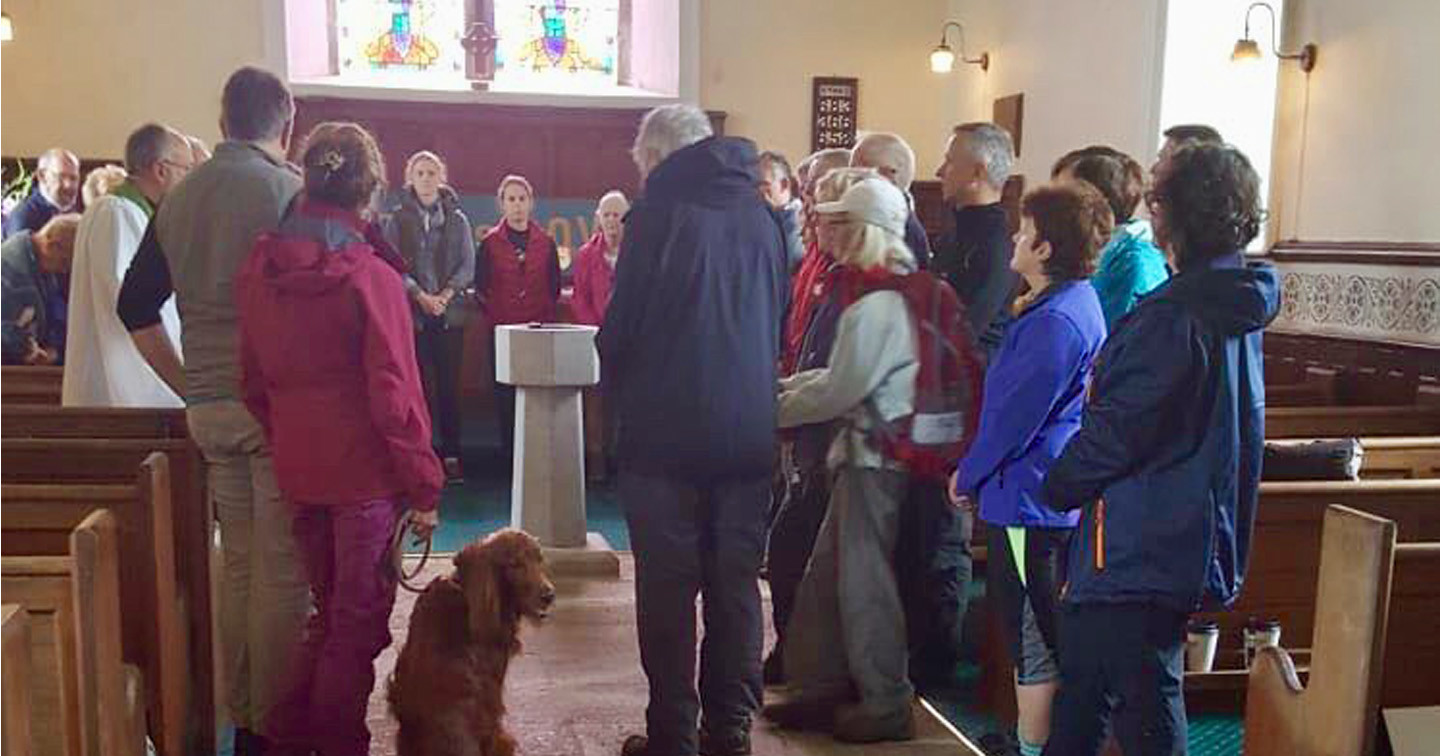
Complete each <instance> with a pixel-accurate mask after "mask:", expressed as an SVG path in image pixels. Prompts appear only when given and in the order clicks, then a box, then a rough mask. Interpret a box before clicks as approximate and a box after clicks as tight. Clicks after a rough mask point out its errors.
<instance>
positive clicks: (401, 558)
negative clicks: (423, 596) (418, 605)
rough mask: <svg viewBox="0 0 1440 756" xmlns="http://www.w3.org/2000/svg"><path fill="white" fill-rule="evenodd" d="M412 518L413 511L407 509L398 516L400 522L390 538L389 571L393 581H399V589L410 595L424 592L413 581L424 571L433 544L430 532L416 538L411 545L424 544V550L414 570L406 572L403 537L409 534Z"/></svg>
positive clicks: (421, 587) (433, 536)
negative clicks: (390, 570)
mask: <svg viewBox="0 0 1440 756" xmlns="http://www.w3.org/2000/svg"><path fill="white" fill-rule="evenodd" d="M414 516H415V513H414V511H413V510H409V509H407V510H405V513H404V514H402V515H400V520H399V521H398V522H396V523H395V533H394V534H393V535H392V536H391V537H390V569H392V570H394V572H395V579H396V580H397V581H399V583H400V587H401V588H404V589H405V590H407V591H410V592H411V593H420V592H421V591H424V590H425V586H423V585H417V584H416V583H415V582H414V580H415V578H417V577H419V576H420V573H421V572H423V571H424V570H425V564H426V563H427V562H429V561H430V547H431V545H432V544H433V543H434V540H435V533H434V532H433V531H432V532H431V533H430V535H427V536H425V537H424V538H423V539H421V538H419V537H416V538H415V540H414V541H413V542H412V543H411V545H412V546H420V545H421V544H424V546H425V550H424V551H423V552H421V554H420V563H419V564H417V565H415V569H414V570H411V571H410V572H406V571H405V535H406V534H407V533H409V532H410V523H411V522H412V520H413V519H414Z"/></svg>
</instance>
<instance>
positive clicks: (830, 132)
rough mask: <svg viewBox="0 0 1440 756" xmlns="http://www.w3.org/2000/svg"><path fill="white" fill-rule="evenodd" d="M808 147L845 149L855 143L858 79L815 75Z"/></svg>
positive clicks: (858, 91) (858, 98)
mask: <svg viewBox="0 0 1440 756" xmlns="http://www.w3.org/2000/svg"><path fill="white" fill-rule="evenodd" d="M814 82H815V86H814V103H815V107H814V111H813V112H812V113H811V118H812V123H811V127H810V149H811V151H815V150H824V149H829V148H831V147H841V148H844V149H849V148H851V147H853V146H854V145H855V121H856V118H857V116H858V109H859V104H860V80H859V79H842V78H825V77H819V76H817V77H815V79H814Z"/></svg>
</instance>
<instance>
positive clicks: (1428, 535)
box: [1202, 480, 1440, 649]
mask: <svg viewBox="0 0 1440 756" xmlns="http://www.w3.org/2000/svg"><path fill="white" fill-rule="evenodd" d="M1332 504H1342V505H1344V506H1346V507H1351V508H1353V509H1358V510H1360V511H1363V512H1366V513H1369V514H1371V515H1374V516H1376V517H1381V518H1384V519H1386V520H1390V521H1392V522H1394V523H1395V525H1396V526H1397V527H1398V528H1399V536H1398V537H1399V539H1400V540H1401V541H1403V542H1416V541H1430V540H1440V480H1380V481H1325V482H1303V483H1262V484H1261V485H1260V505H1259V510H1258V512H1257V513H1256V518H1255V531H1254V535H1253V540H1252V549H1251V556H1250V565H1249V570H1248V572H1247V574H1246V577H1245V584H1244V586H1243V588H1242V590H1241V592H1240V598H1239V600H1237V601H1236V602H1235V606H1234V607H1233V608H1232V609H1231V610H1230V611H1228V612H1216V613H1206V614H1204V615H1202V616H1203V617H1205V618H1206V619H1213V620H1214V621H1216V622H1217V623H1219V625H1220V633H1221V634H1220V638H1221V648H1222V649H1224V648H1227V647H1228V648H1235V647H1238V646H1239V644H1240V638H1241V634H1242V630H1243V628H1244V626H1245V623H1246V622H1247V621H1248V620H1249V619H1250V618H1251V617H1259V618H1263V619H1275V620H1278V621H1279V622H1280V625H1281V643H1282V644H1283V645H1285V646H1286V647H1289V648H1296V649H1303V648H1309V647H1310V646H1311V639H1312V637H1313V635H1314V632H1315V618H1316V614H1315V607H1316V599H1317V596H1316V576H1317V575H1318V574H1319V573H1320V560H1321V549H1322V542H1323V533H1322V531H1323V525H1324V522H1325V515H1326V512H1327V509H1328V508H1329V506H1330V505H1332Z"/></svg>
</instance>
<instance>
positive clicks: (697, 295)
mask: <svg viewBox="0 0 1440 756" xmlns="http://www.w3.org/2000/svg"><path fill="white" fill-rule="evenodd" d="M634 154H635V161H636V163H637V164H638V165H639V167H640V172H641V174H642V175H644V177H645V187H644V192H643V194H642V196H641V197H640V198H639V199H638V200H637V201H636V202H635V205H634V206H633V207H632V208H631V210H630V213H629V215H628V216H627V217H626V221H625V239H624V242H623V244H622V251H621V254H620V262H619V264H618V266H617V269H616V271H615V292H614V295H613V297H612V298H611V300H610V309H609V310H608V311H607V312H606V315H605V324H604V326H603V327H602V328H601V330H600V335H599V340H598V346H599V350H600V360H601V369H602V376H603V380H604V381H605V384H606V386H608V388H607V389H606V391H607V392H608V393H607V396H612V395H613V396H616V397H617V399H618V402H619V406H618V418H619V426H620V431H619V443H618V449H617V451H618V455H619V458H620V477H619V483H620V499H621V502H622V504H623V505H624V508H625V517H626V522H627V524H628V526H629V529H630V538H631V543H632V545H633V547H634V551H635V590H636V614H637V621H638V622H637V624H638V628H639V634H640V660H641V664H642V665H643V666H644V667H645V673H646V675H647V676H648V677H649V680H650V705H649V708H648V709H647V710H646V723H647V729H648V740H647V738H646V736H640V735H637V736H632V737H631V738H630V739H628V740H627V741H626V743H625V746H624V749H623V752H624V754H625V756H643V755H645V754H664V756H693V754H695V753H696V752H697V750H698V751H699V752H702V753H705V754H706V756H739V755H740V754H748V753H749V752H750V721H751V718H752V715H753V713H754V712H755V710H756V709H757V708H758V707H759V703H760V694H761V676H760V652H761V644H762V642H763V632H762V622H763V620H762V617H761V613H760V612H761V608H760V606H761V605H760V592H759V585H758V582H757V581H758V578H759V571H760V562H761V558H762V555H763V553H764V548H765V527H766V521H767V517H766V515H767V512H768V508H769V504H770V479H771V469H772V465H773V455H774V449H775V401H776V380H777V363H778V360H779V356H780V327H781V318H782V315H783V313H784V307H785V300H786V291H787V283H786V270H785V269H786V260H785V239H784V236H783V232H782V230H781V225H780V221H779V218H778V217H776V215H775V214H774V212H773V211H772V210H771V209H770V208H769V207H768V206H767V205H766V204H765V203H764V201H763V200H762V199H761V197H760V194H759V192H757V191H756V190H755V186H756V182H757V177H756V160H757V155H756V151H755V146H754V145H753V144H751V143H750V142H748V141H745V140H742V139H730V138H724V137H712V136H711V131H710V121H709V119H708V117H706V115H705V114H704V112H702V111H700V110H699V109H698V108H695V107H693V106H689V105H670V106H665V107H661V108H657V109H655V110H653V111H651V112H650V113H649V114H648V115H646V117H645V120H644V121H643V122H642V123H641V125H640V134H639V136H637V138H636V140H635V151H634ZM697 593H698V594H701V595H702V596H703V597H704V607H705V637H704V640H703V642H702V643H701V647H700V684H699V692H698V694H697V691H696V685H695V597H696V594H697ZM697 715H699V716H700V724H699V730H700V731H699V732H697V726H696V718H697Z"/></svg>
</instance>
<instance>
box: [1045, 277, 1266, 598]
mask: <svg viewBox="0 0 1440 756" xmlns="http://www.w3.org/2000/svg"><path fill="white" fill-rule="evenodd" d="M1279 302H1280V286H1279V281H1278V278H1277V276H1276V273H1275V270H1274V268H1272V267H1270V266H1268V265H1263V264H1251V265H1248V266H1247V265H1245V263H1244V261H1243V258H1242V256H1241V255H1240V254H1238V253H1237V254H1234V255H1229V256H1226V257H1222V258H1219V259H1216V260H1213V261H1211V262H1210V264H1209V265H1205V266H1202V267H1199V268H1196V269H1191V270H1186V271H1182V272H1181V273H1179V274H1178V275H1176V276H1175V277H1174V278H1172V279H1171V280H1170V281H1169V282H1168V283H1166V284H1164V285H1162V286H1161V287H1160V288H1159V289H1157V290H1156V291H1155V292H1154V293H1153V294H1151V295H1149V296H1147V297H1145V298H1144V299H1142V300H1141V302H1140V305H1139V306H1138V307H1137V308H1136V309H1134V310H1133V311H1131V312H1130V313H1129V314H1128V315H1126V316H1124V317H1123V318H1121V319H1120V321H1119V323H1118V324H1117V325H1116V328H1115V331H1114V333H1112V334H1111V336H1110V339H1109V341H1107V342H1106V345H1105V348H1104V349H1103V350H1102V351H1101V353H1100V356H1099V358H1098V359H1097V360H1096V367H1095V378H1094V385H1093V389H1092V393H1091V397H1090V401H1089V403H1088V404H1087V406H1086V408H1085V414H1084V416H1083V418H1082V420H1081V427H1080V432H1079V433H1077V434H1076V435H1075V437H1074V438H1072V439H1071V440H1070V443H1069V445H1068V446H1066V447H1065V452H1064V454H1062V455H1061V457H1060V459H1059V461H1057V462H1056V463H1055V465H1054V466H1053V467H1051V468H1050V472H1049V474H1048V475H1047V476H1046V478H1045V483H1044V489H1043V494H1044V498H1045V500H1046V502H1047V503H1048V504H1049V505H1050V506H1051V507H1054V508H1056V509H1062V510H1066V509H1073V508H1077V507H1078V508H1082V510H1083V511H1082V515H1081V521H1080V529H1079V530H1078V531H1077V532H1076V534H1075V537H1074V538H1073V539H1071V545H1070V556H1069V570H1068V576H1067V577H1068V586H1067V587H1066V589H1065V591H1064V594H1063V595H1064V600H1065V601H1066V602H1068V603H1075V604H1080V603H1095V602H1140V603H1155V604H1160V605H1163V606H1167V607H1169V608H1171V609H1174V610H1177V611H1181V612H1189V611H1194V610H1196V609H1198V608H1201V607H1202V606H1203V607H1205V608H1218V607H1226V606H1229V605H1230V604H1231V603H1233V602H1234V601H1235V598H1236V596H1238V595H1239V593H1240V588H1241V584H1242V583H1243V581H1244V578H1245V570H1246V568H1247V566H1248V564H1249V559H1250V539H1251V533H1252V530H1253V529H1254V523H1255V506H1256V500H1257V499H1258V496H1259V486H1260V462H1261V458H1262V455H1263V453H1264V442H1265V382H1264V369H1263V361H1262V356H1261V334H1260V331H1261V329H1263V328H1264V327H1265V326H1266V325H1268V324H1269V323H1270V321H1271V320H1274V318H1275V315H1276V313H1277V311H1278V309H1279Z"/></svg>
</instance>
